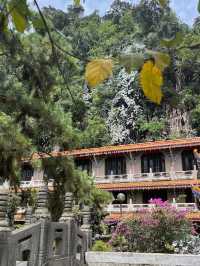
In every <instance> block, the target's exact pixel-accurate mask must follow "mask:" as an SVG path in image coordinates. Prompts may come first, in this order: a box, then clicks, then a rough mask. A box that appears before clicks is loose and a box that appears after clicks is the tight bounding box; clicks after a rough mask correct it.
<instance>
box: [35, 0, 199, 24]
mask: <svg viewBox="0 0 200 266" xmlns="http://www.w3.org/2000/svg"><path fill="white" fill-rule="evenodd" d="M127 1H128V0H127ZM138 1H139V0H129V2H132V3H137V2H138ZM38 2H39V4H40V6H41V7H42V6H52V7H55V8H58V9H62V10H66V8H67V6H68V5H69V4H72V2H73V0H38ZM112 2H113V0H85V3H84V8H85V12H86V14H90V13H91V12H93V11H94V10H95V9H97V10H99V11H100V14H104V13H105V12H106V10H108V9H109V6H110V4H111V3H112ZM197 5H198V0H171V7H172V8H173V9H174V10H175V11H176V13H177V15H178V17H180V19H181V20H182V21H183V22H185V23H187V24H189V25H192V24H193V22H194V18H196V17H197V16H198V12H197Z"/></svg>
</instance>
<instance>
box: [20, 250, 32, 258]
mask: <svg viewBox="0 0 200 266" xmlns="http://www.w3.org/2000/svg"><path fill="white" fill-rule="evenodd" d="M30 255H31V252H30V250H29V249H27V250H24V251H23V252H22V261H29V260H30Z"/></svg>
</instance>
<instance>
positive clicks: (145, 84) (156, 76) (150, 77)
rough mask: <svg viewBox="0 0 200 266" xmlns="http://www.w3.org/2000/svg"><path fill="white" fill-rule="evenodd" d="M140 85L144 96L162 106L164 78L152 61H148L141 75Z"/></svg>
mask: <svg viewBox="0 0 200 266" xmlns="http://www.w3.org/2000/svg"><path fill="white" fill-rule="evenodd" d="M140 83H141V86H142V90H143V92H144V95H145V96H146V97H147V98H149V99H150V100H151V101H152V102H154V103H157V104H160V102H161V99H162V96H163V94H162V91H161V86H162V85H163V76H162V72H161V70H160V69H159V68H158V67H157V66H156V65H155V64H154V63H153V62H152V61H151V60H149V61H147V62H146V63H145V64H144V65H143V68H142V70H141V73H140Z"/></svg>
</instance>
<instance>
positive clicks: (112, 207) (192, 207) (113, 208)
mask: <svg viewBox="0 0 200 266" xmlns="http://www.w3.org/2000/svg"><path fill="white" fill-rule="evenodd" d="M172 206H174V207H175V208H177V209H179V210H186V211H187V210H188V211H197V210H198V209H197V206H196V203H172ZM154 207H155V204H133V203H130V204H122V205H121V208H122V212H137V211H141V210H148V209H149V210H150V209H152V208H154ZM106 211H107V212H120V204H109V205H108V206H107V207H106Z"/></svg>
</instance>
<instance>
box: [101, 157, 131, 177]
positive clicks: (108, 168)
mask: <svg viewBox="0 0 200 266" xmlns="http://www.w3.org/2000/svg"><path fill="white" fill-rule="evenodd" d="M125 174H126V158H125V157H113V158H107V159H105V175H125Z"/></svg>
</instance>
